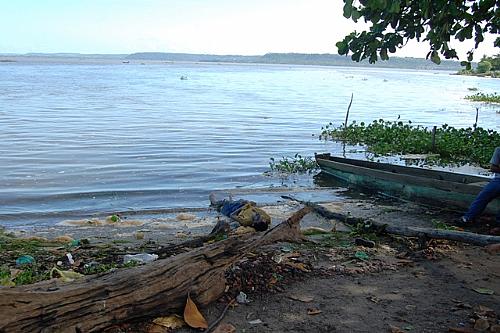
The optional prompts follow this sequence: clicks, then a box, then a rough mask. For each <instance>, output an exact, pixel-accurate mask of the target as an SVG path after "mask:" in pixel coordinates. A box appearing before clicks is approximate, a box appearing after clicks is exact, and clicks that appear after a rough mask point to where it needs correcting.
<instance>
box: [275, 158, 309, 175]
mask: <svg viewBox="0 0 500 333" xmlns="http://www.w3.org/2000/svg"><path fill="white" fill-rule="evenodd" d="M269 167H270V168H271V171H278V172H284V173H307V172H308V173H311V172H313V171H315V170H316V169H318V165H317V164H316V161H315V160H314V158H312V157H309V156H307V157H302V155H300V154H295V155H294V156H293V157H286V156H283V157H282V158H281V160H279V161H276V160H275V159H274V158H273V157H271V158H270V162H269Z"/></svg>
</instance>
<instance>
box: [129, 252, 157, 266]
mask: <svg viewBox="0 0 500 333" xmlns="http://www.w3.org/2000/svg"><path fill="white" fill-rule="evenodd" d="M156 259H158V255H157V254H149V253H138V254H126V255H124V256H123V263H124V264H128V263H129V262H131V261H135V262H138V263H141V264H145V263H148V262H152V261H155V260H156Z"/></svg>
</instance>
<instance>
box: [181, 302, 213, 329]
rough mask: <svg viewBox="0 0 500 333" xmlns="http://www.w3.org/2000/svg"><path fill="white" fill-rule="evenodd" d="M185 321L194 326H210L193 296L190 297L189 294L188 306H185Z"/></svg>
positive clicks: (204, 327)
mask: <svg viewBox="0 0 500 333" xmlns="http://www.w3.org/2000/svg"><path fill="white" fill-rule="evenodd" d="M184 321H185V322H186V324H188V325H189V326H190V327H192V328H203V329H206V328H208V323H207V320H206V319H205V317H203V315H202V314H201V312H200V311H199V310H198V307H197V306H196V304H195V303H194V302H193V300H192V299H191V297H189V294H188V296H187V300H186V307H185V308H184Z"/></svg>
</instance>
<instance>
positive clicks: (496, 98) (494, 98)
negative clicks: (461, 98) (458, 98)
mask: <svg viewBox="0 0 500 333" xmlns="http://www.w3.org/2000/svg"><path fill="white" fill-rule="evenodd" d="M465 99H468V100H469V101H473V102H484V103H500V95H498V94H497V93H493V94H485V93H477V94H474V95H468V96H465Z"/></svg>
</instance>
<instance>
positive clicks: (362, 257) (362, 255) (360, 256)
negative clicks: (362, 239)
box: [354, 251, 370, 260]
mask: <svg viewBox="0 0 500 333" xmlns="http://www.w3.org/2000/svg"><path fill="white" fill-rule="evenodd" d="M354 257H356V258H357V259H360V260H368V259H370V257H369V256H368V254H366V252H363V251H356V253H355V254H354Z"/></svg>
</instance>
